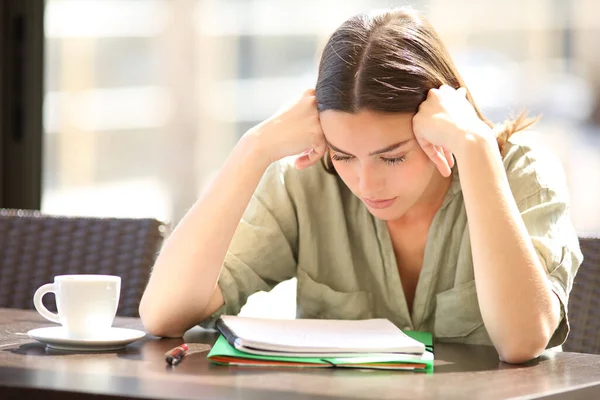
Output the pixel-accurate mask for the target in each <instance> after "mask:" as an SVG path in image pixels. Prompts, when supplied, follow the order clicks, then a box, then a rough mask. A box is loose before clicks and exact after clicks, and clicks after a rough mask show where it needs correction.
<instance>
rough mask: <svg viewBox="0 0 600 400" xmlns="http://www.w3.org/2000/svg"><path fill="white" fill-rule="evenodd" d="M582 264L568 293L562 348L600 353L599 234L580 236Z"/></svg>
mask: <svg viewBox="0 0 600 400" xmlns="http://www.w3.org/2000/svg"><path fill="white" fill-rule="evenodd" d="M579 244H580V246H581V252H582V253H583V257H584V260H583V264H581V267H580V268H579V271H578V272H577V275H576V276H575V282H574V283H573V290H572V291H571V296H570V297H569V321H570V324H571V332H570V333H569V337H568V338H567V341H566V342H565V344H564V345H563V349H564V350H565V351H575V352H579V353H593V354H600V238H580V239H579Z"/></svg>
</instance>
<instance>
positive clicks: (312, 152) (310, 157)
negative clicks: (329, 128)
mask: <svg viewBox="0 0 600 400" xmlns="http://www.w3.org/2000/svg"><path fill="white" fill-rule="evenodd" d="M326 148H327V145H326V143H325V140H324V139H323V140H321V141H319V143H318V144H317V145H315V146H314V147H313V148H311V149H308V150H306V151H304V152H303V153H302V154H301V155H300V157H298V158H297V159H296V163H295V166H296V169H298V170H302V169H304V168H308V167H310V166H311V165H314V164H316V163H317V162H319V160H320V159H321V158H322V157H323V156H324V155H325V150H326Z"/></svg>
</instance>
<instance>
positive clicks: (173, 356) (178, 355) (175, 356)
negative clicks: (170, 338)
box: [165, 344, 188, 365]
mask: <svg viewBox="0 0 600 400" xmlns="http://www.w3.org/2000/svg"><path fill="white" fill-rule="evenodd" d="M187 351H188V345H187V344H182V345H180V346H177V347H175V348H174V349H171V350H169V351H167V352H166V353H165V361H167V364H170V365H177V364H179V363H180V362H181V360H183V356H185V353H186V352H187Z"/></svg>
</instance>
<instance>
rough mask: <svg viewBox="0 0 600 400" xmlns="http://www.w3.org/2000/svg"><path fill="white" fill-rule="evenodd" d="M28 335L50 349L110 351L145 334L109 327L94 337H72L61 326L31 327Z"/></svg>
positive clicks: (135, 330) (134, 330) (133, 330)
mask: <svg viewBox="0 0 600 400" xmlns="http://www.w3.org/2000/svg"><path fill="white" fill-rule="evenodd" d="M27 334H28V335H29V337H31V338H32V339H35V340H37V341H39V342H42V343H44V344H45V345H46V346H48V347H49V348H51V349H56V350H67V351H111V350H119V349H122V348H123V347H125V346H127V345H128V344H129V343H132V342H135V341H136V340H139V339H141V338H143V337H144V336H146V332H142V331H138V330H137V329H128V328H114V327H113V328H110V329H109V330H108V331H107V332H106V334H105V335H102V337H99V338H94V339H73V338H70V337H69V335H68V334H67V331H66V329H65V328H63V327H62V326H52V327H49V328H38V329H32V330H30V331H29V332H27Z"/></svg>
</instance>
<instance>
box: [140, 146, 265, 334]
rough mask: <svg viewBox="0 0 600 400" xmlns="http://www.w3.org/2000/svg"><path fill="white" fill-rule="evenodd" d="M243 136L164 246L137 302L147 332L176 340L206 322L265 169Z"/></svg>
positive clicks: (256, 152) (257, 154) (262, 162)
mask: <svg viewBox="0 0 600 400" xmlns="http://www.w3.org/2000/svg"><path fill="white" fill-rule="evenodd" d="M257 139H258V138H255V137H252V136H245V137H244V138H242V139H241V140H240V141H239V142H238V144H237V145H236V147H235V148H234V149H233V151H232V152H231V154H230V155H229V157H228V158H227V160H226V161H225V164H224V165H223V167H222V168H221V170H220V171H219V173H218V175H217V176H216V178H215V179H214V180H213V181H212V183H211V184H210V186H209V187H208V188H207V190H206V191H205V192H204V194H203V195H202V197H201V198H200V199H199V200H198V201H197V202H196V203H195V204H194V206H193V207H192V208H191V209H190V210H189V211H188V213H187V214H186V215H185V217H184V218H183V219H182V220H181V222H180V223H179V224H178V225H177V227H176V229H175V230H174V231H173V233H172V234H171V235H170V237H169V238H168V239H167V241H166V242H165V243H164V245H163V248H162V249H161V251H160V254H159V256H158V258H157V260H156V263H155V265H154V268H153V271H152V275H151V277H150V281H149V283H148V286H147V288H146V291H145V292H144V295H143V297H142V301H141V304H140V316H141V317H142V320H143V321H144V325H145V326H146V329H148V331H149V332H150V333H153V334H156V335H160V336H177V335H180V334H183V332H184V331H185V330H186V329H188V328H190V327H191V326H193V325H194V324H195V323H197V322H198V321H200V320H202V319H204V318H206V317H207V316H208V315H205V314H206V312H207V311H206V309H207V306H208V305H209V302H210V301H211V296H212V294H213V292H214V289H215V286H216V284H217V280H218V277H219V274H220V271H221V267H222V265H223V261H224V259H225V255H226V253H227V249H228V248H229V245H230V243H231V240H232V238H233V235H234V233H235V230H236V228H237V226H238V224H239V222H240V219H241V218H242V216H243V213H244V211H245V209H246V207H247V205H248V203H249V201H250V198H251V197H252V194H253V193H254V191H255V189H256V187H257V185H258V183H259V181H260V179H261V177H262V176H263V174H264V172H265V170H266V168H267V167H268V165H269V162H268V160H267V158H264V157H260V156H259V155H261V154H259V153H260V149H259V147H258V144H257V142H258V140H257Z"/></svg>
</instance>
